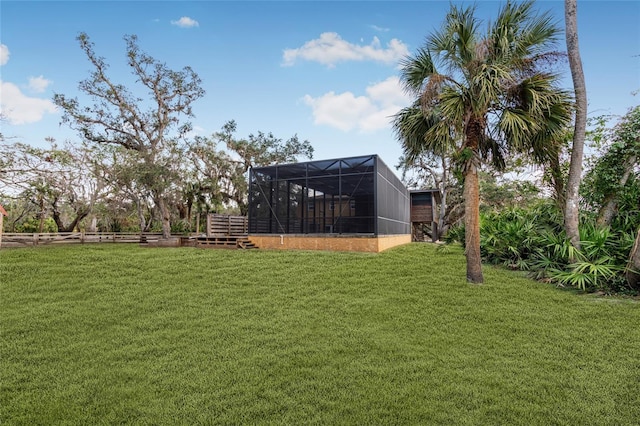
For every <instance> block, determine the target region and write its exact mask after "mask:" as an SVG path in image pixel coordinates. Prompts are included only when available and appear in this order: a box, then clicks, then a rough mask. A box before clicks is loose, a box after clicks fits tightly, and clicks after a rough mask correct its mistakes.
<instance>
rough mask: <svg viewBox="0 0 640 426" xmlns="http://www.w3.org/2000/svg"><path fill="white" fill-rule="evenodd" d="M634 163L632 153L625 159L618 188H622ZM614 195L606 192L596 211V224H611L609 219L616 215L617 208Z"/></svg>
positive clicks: (616, 200) (616, 199)
mask: <svg viewBox="0 0 640 426" xmlns="http://www.w3.org/2000/svg"><path fill="white" fill-rule="evenodd" d="M635 164H636V156H635V155H632V156H631V157H629V158H627V160H626V161H625V162H624V173H623V174H622V177H621V178H620V182H618V187H619V188H620V189H622V188H623V187H624V186H625V185H626V184H627V181H628V180H629V176H630V175H631V173H632V172H633V167H634V166H635ZM616 195H617V194H615V193H612V194H607V196H606V197H605V199H604V202H603V204H602V207H601V208H600V211H599V212H598V219H597V223H598V225H601V226H609V225H611V221H612V220H613V217H614V216H615V215H616V212H617V210H618V197H617V196H616Z"/></svg>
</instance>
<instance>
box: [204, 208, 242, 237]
mask: <svg viewBox="0 0 640 426" xmlns="http://www.w3.org/2000/svg"><path fill="white" fill-rule="evenodd" d="M248 233H249V221H248V219H247V217H246V216H230V215H226V214H213V213H212V214H209V215H207V237H219V236H237V237H240V236H244V235H247V234H248Z"/></svg>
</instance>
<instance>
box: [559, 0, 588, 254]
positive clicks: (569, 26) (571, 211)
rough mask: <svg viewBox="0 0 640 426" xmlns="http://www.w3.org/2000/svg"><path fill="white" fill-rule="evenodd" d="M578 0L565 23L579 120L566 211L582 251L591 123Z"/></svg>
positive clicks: (568, 0) (570, 4)
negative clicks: (582, 196)
mask: <svg viewBox="0 0 640 426" xmlns="http://www.w3.org/2000/svg"><path fill="white" fill-rule="evenodd" d="M577 9H578V7H577V0H565V2H564V11H565V26H566V39H567V53H568V55H569V66H570V68H571V77H572V78H573V90H574V92H575V96H576V100H575V101H576V122H575V129H574V132H573V149H572V151H571V164H570V165H569V179H568V180H567V196H566V205H565V212H564V223H565V231H566V233H567V237H568V238H569V241H570V242H571V245H573V246H574V247H575V248H577V249H578V250H579V249H580V232H579V229H578V224H579V219H580V211H579V209H578V189H579V187H580V178H581V174H582V156H583V150H584V138H585V129H586V126H587V89H586V86H585V82H584V72H583V70H582V60H581V59H580V49H579V46H578V19H577Z"/></svg>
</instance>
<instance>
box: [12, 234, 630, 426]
mask: <svg viewBox="0 0 640 426" xmlns="http://www.w3.org/2000/svg"><path fill="white" fill-rule="evenodd" d="M464 274H465V268H464V257H463V256H462V253H461V251H460V250H454V251H453V252H451V253H447V254H442V253H437V252H436V250H435V248H434V247H433V246H431V245H427V244H422V245H419V244H413V245H409V246H404V247H400V248H396V249H392V250H389V251H387V252H384V253H381V254H378V255H374V254H357V253H328V252H296V251H290V252H284V251H283V252H278V251H265V250H255V251H231V250H199V249H193V248H181V249H180V248H178V249H170V248H157V249H152V248H140V247H137V246H126V245H107V244H104V245H87V246H81V245H74V246H65V247H42V248H38V249H15V250H6V249H2V250H0V331H1V335H0V363H1V364H0V424H42V425H49V424H60V423H64V424H83V425H89V424H113V423H135V424H323V425H327V424H357V425H364V424H447V425H457V424H478V425H498V424H500V425H514V424H523V425H524V424H526V425H529V424H544V425H547V424H567V425H578V424H589V425H595V424H611V425H626V424H638V422H640V420H639V419H640V304H639V303H637V301H634V300H630V299H614V298H602V297H594V296H586V295H580V294H577V293H573V292H569V291H566V290H559V289H556V288H554V287H551V286H547V285H544V284H540V283H536V282H533V281H530V280H527V279H525V278H522V277H520V276H519V275H517V274H515V273H512V272H508V271H503V270H499V269H493V268H489V267H487V268H485V279H486V284H485V285H482V286H472V285H469V284H466V283H465V279H464Z"/></svg>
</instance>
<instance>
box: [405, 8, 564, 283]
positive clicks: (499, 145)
mask: <svg viewBox="0 0 640 426" xmlns="http://www.w3.org/2000/svg"><path fill="white" fill-rule="evenodd" d="M533 5H534V4H533V2H532V1H525V2H521V3H517V4H516V3H511V2H508V3H507V4H506V5H504V6H503V7H502V9H501V10H500V12H499V14H498V17H497V18H496V19H495V21H493V22H492V23H491V24H490V25H489V26H488V30H487V31H486V32H485V31H482V30H481V22H480V21H479V20H478V19H476V18H475V16H474V12H475V9H474V8H473V7H468V8H459V7H456V6H452V7H451V10H450V12H449V13H448V14H447V17H446V19H445V22H444V23H443V25H442V27H441V28H440V30H438V31H436V32H434V33H432V34H431V35H430V36H429V37H428V38H427V39H426V42H425V44H424V46H423V47H421V48H420V49H419V50H418V51H417V53H416V54H415V55H414V56H411V57H408V58H406V59H405V60H404V62H403V64H402V73H401V80H402V82H403V84H404V86H405V88H406V89H407V91H409V92H410V93H412V94H413V95H414V96H415V97H416V101H415V103H414V104H413V105H412V106H411V107H408V108H405V109H403V110H401V111H400V112H399V113H398V114H397V115H396V116H395V119H394V129H395V131H396V134H397V136H398V139H399V140H400V141H401V143H402V145H403V147H404V152H405V156H406V157H407V158H408V159H411V158H416V157H417V156H419V155H420V154H421V153H423V152H425V151H426V152H433V153H436V154H438V155H451V156H452V157H453V158H454V159H456V160H457V162H458V165H459V167H460V169H461V171H462V174H463V176H464V199H465V254H466V256H467V280H468V281H469V282H474V283H480V282H482V281H483V276H482V270H481V252H480V213H479V184H478V169H479V167H480V164H481V162H482V161H487V162H490V163H492V164H493V166H494V167H497V168H501V167H503V166H504V155H505V154H506V153H508V152H509V151H517V152H521V153H525V154H529V155H531V156H532V157H533V158H534V159H538V160H543V159H545V158H547V157H548V156H549V155H550V154H549V153H550V152H552V151H553V150H554V149H556V148H555V147H557V144H556V143H555V142H554V141H555V140H556V137H557V136H558V134H559V133H558V132H559V131H560V130H561V129H564V127H565V125H566V123H568V121H569V120H570V100H569V95H568V94H567V93H566V92H565V91H562V90H560V89H558V87H557V85H556V83H557V76H556V75H555V74H554V73H552V72H550V71H549V70H548V64H549V62H550V61H551V60H552V59H553V58H555V57H556V56H557V54H556V53H555V52H554V51H553V49H552V47H553V45H554V43H555V41H556V39H557V37H558V35H559V34H560V31H561V30H560V28H559V27H558V26H557V25H555V24H554V23H553V22H552V20H551V18H550V15H548V14H536V12H535V10H534V8H533Z"/></svg>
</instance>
